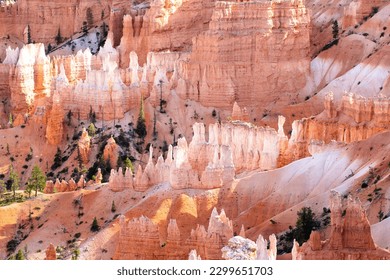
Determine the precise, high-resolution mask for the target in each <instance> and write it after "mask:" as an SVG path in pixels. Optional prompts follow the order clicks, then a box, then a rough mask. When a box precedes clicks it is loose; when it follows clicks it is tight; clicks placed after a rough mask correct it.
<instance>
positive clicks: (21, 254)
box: [15, 249, 26, 260]
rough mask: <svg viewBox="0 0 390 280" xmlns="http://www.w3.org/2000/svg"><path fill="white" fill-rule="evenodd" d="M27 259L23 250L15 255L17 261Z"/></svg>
mask: <svg viewBox="0 0 390 280" xmlns="http://www.w3.org/2000/svg"><path fill="white" fill-rule="evenodd" d="M25 259H26V257H25V256H24V253H23V251H22V249H19V251H18V252H17V253H16V255H15V260H25Z"/></svg>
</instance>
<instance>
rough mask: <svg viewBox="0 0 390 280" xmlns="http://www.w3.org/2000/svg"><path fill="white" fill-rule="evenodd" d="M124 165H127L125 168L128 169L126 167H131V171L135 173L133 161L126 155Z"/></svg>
mask: <svg viewBox="0 0 390 280" xmlns="http://www.w3.org/2000/svg"><path fill="white" fill-rule="evenodd" d="M123 165H124V166H125V170H126V167H127V168H129V169H130V170H131V172H133V173H134V166H133V163H132V162H131V160H130V159H129V158H128V157H126V158H125V160H124V161H123Z"/></svg>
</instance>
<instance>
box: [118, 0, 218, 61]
mask: <svg viewBox="0 0 390 280" xmlns="http://www.w3.org/2000/svg"><path fill="white" fill-rule="evenodd" d="M214 6H215V1H213V0H206V1H200V0H191V1H190V0H184V1H172V2H169V3H168V2H167V3H165V2H163V1H160V0H152V1H150V4H149V3H146V2H144V3H140V4H138V5H133V6H132V7H131V9H130V11H129V13H128V14H127V15H125V16H124V17H123V32H122V33H123V37H122V39H121V43H120V47H119V48H120V53H121V67H127V66H128V64H129V53H130V51H132V50H135V51H136V52H137V54H138V55H139V56H140V60H141V63H142V64H143V63H145V61H146V56H147V53H148V52H150V51H153V52H156V51H164V50H171V51H189V50H190V47H191V45H192V38H193V37H194V36H196V35H197V34H198V33H200V32H201V31H204V30H206V29H207V27H208V26H207V24H205V23H207V22H209V21H210V19H211V14H212V11H213V10H212V9H213V8H214ZM194 7H196V8H195V9H194ZM168 34H169V36H167V35H168ZM171 34H174V35H173V36H170V35H171Z"/></svg>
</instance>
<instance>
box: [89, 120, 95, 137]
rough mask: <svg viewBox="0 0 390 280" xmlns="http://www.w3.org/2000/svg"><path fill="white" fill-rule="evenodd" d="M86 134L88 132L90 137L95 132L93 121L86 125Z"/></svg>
mask: <svg viewBox="0 0 390 280" xmlns="http://www.w3.org/2000/svg"><path fill="white" fill-rule="evenodd" d="M87 130H88V134H89V136H91V137H93V136H95V134H96V127H95V125H94V124H93V123H91V124H90V125H89V126H88V129H87Z"/></svg>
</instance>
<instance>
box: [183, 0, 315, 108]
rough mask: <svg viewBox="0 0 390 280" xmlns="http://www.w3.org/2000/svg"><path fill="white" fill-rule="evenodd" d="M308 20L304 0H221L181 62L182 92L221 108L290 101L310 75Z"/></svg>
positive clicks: (206, 103)
mask: <svg viewBox="0 0 390 280" xmlns="http://www.w3.org/2000/svg"><path fill="white" fill-rule="evenodd" d="M309 23H310V18H309V14H308V12H307V10H306V8H305V6H304V4H303V2H302V1H300V0H294V1H255V2H222V1H220V2H217V3H216V5H215V9H214V11H213V15H212V19H211V22H210V24H209V30H207V31H205V32H203V33H201V34H199V35H198V36H196V37H194V39H193V47H192V53H191V56H190V60H189V61H188V62H185V61H184V62H182V64H181V67H180V69H179V73H180V77H181V78H182V79H183V80H184V81H185V84H186V86H185V88H184V89H182V90H181V91H178V94H179V95H180V96H181V97H182V98H184V99H186V98H190V99H193V100H196V101H199V102H201V103H202V104H204V105H207V106H215V107H222V108H231V106H232V105H233V103H234V101H237V102H238V103H239V105H240V106H251V107H253V106H260V105H262V106H264V104H268V103H270V102H273V101H277V100H280V99H282V100H284V101H286V100H287V99H288V98H289V94H293V93H294V94H295V93H296V92H297V91H298V90H299V89H301V88H303V87H304V85H305V83H306V75H307V74H308V73H309V64H310V60H309V58H308V54H309V41H310V39H309ZM275 69H277V71H275Z"/></svg>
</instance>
